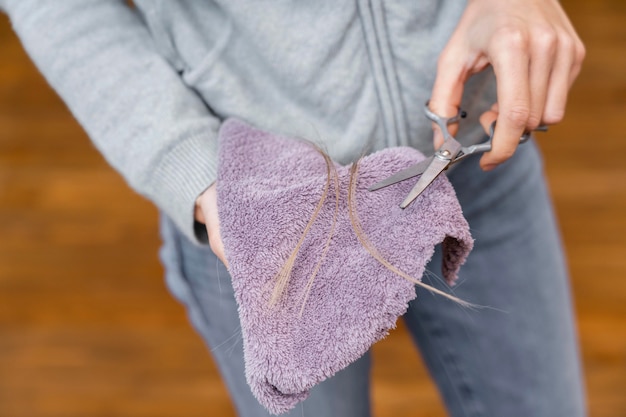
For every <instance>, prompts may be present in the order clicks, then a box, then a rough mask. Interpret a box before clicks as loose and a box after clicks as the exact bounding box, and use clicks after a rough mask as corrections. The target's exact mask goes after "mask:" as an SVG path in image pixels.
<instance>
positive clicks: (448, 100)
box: [428, 43, 467, 149]
mask: <svg viewBox="0 0 626 417" xmlns="http://www.w3.org/2000/svg"><path fill="white" fill-rule="evenodd" d="M450 45H454V43H451V44H450ZM459 56H461V54H459V53H457V52H456V51H455V50H454V49H453V47H452V48H451V47H447V48H446V49H444V51H443V52H442V53H441V55H440V57H439V61H438V62H437V77H436V78H435V85H434V86H433V91H432V94H431V97H430V101H429V104H428V106H429V107H430V110H431V111H432V112H433V113H435V114H437V115H439V116H441V117H453V116H455V115H456V114H457V113H458V112H459V107H460V106H461V98H462V97H463V86H464V84H465V81H466V77H467V72H466V70H465V65H464V62H462V61H459V59H458V57H459ZM448 130H449V131H450V133H451V134H452V135H454V134H455V133H456V130H457V126H456V125H450V126H448ZM433 133H434V139H433V140H434V145H435V149H437V148H439V147H440V146H441V145H442V144H443V141H444V137H443V134H442V132H441V130H440V129H439V126H437V124H436V123H433Z"/></svg>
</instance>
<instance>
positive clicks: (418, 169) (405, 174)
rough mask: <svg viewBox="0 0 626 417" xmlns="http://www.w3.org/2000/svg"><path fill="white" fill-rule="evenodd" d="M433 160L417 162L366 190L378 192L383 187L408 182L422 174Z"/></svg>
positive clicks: (431, 158) (430, 158) (427, 159)
mask: <svg viewBox="0 0 626 417" xmlns="http://www.w3.org/2000/svg"><path fill="white" fill-rule="evenodd" d="M432 160H433V157H432V156H431V157H429V158H426V159H424V160H423V161H421V162H418V163H417V164H415V165H412V166H410V167H408V168H406V169H403V170H402V171H399V172H396V173H395V174H393V175H392V176H390V177H387V178H385V179H384V180H382V181H380V182H377V183H376V184H374V185H372V186H370V188H368V190H369V191H376V190H379V189H381V188H383V187H387V186H389V185H391V184H396V183H398V182H400V181H404V180H408V179H409V178H413V177H416V176H418V175H420V174H423V173H424V170H425V169H426V168H428V165H430V162H431V161H432Z"/></svg>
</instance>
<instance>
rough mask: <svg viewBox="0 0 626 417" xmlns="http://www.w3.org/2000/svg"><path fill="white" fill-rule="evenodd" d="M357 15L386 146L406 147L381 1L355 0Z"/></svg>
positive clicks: (398, 95)
mask: <svg viewBox="0 0 626 417" xmlns="http://www.w3.org/2000/svg"><path fill="white" fill-rule="evenodd" d="M358 8H359V16H360V17H361V22H362V26H363V33H364V37H365V43H366V45H367V51H368V55H369V58H370V65H371V70H372V75H373V78H374V84H375V85H376V91H377V93H378V99H379V108H380V112H381V115H382V119H383V125H384V129H385V136H386V137H385V143H386V145H387V146H401V145H408V134H407V131H408V129H407V124H406V118H405V114H404V106H403V104H402V98H401V96H400V87H399V85H398V77H397V75H396V71H395V67H394V64H393V57H392V55H391V46H390V45H389V35H388V33H387V27H386V24H385V19H384V9H383V4H382V0H359V2H358Z"/></svg>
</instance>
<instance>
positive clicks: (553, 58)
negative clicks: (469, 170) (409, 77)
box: [430, 0, 585, 170]
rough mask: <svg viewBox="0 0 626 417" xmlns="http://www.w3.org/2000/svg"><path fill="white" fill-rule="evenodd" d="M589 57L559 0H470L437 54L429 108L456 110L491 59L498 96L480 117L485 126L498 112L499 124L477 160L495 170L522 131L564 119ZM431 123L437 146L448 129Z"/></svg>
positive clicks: (450, 113) (444, 112) (451, 112)
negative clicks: (488, 149) (488, 148)
mask: <svg viewBox="0 0 626 417" xmlns="http://www.w3.org/2000/svg"><path fill="white" fill-rule="evenodd" d="M584 56H585V48H584V46H583V44H582V42H581V40H580V38H579V37H578V35H577V34H576V32H575V31H574V28H573V26H572V24H571V23H570V21H569V19H568V18H567V16H566V15H565V12H564V11H563V9H562V8H561V5H560V4H559V2H558V1H557V0H505V1H503V0H469V1H468V4H467V7H466V9H465V12H464V13H463V16H462V17H461V20H460V21H459V24H458V26H457V28H456V30H455V31H454V33H453V34H452V37H451V38H450V41H449V42H448V44H447V45H446V47H445V48H444V50H443V51H442V53H441V55H440V56H439V60H438V68H437V78H436V80H435V85H434V87H433V92H432V96H431V99H430V108H431V110H432V111H434V112H435V113H437V114H439V115H441V116H453V115H455V114H456V113H457V111H458V108H459V106H460V104H461V96H462V95H463V85H464V83H465V81H467V79H468V78H469V76H470V75H472V74H474V73H476V72H478V71H481V70H483V69H484V68H486V67H487V66H488V65H491V66H492V67H493V69H494V72H495V75H496V80H497V81H496V82H497V94H498V103H496V104H494V106H493V107H492V108H491V109H490V110H489V111H487V112H485V113H483V114H482V115H481V119H480V120H481V124H482V125H483V126H484V127H485V129H487V128H488V126H489V125H490V124H491V122H493V120H495V119H496V118H497V120H498V124H497V127H496V131H495V135H494V138H493V145H492V146H493V148H492V151H491V152H488V153H485V154H484V155H483V157H482V159H481V160H480V164H481V167H482V168H483V169H484V170H490V169H493V168H495V166H497V165H498V164H500V163H502V162H504V161H506V160H507V159H508V158H510V157H511V156H512V155H513V153H514V152H515V149H516V148H517V145H518V143H519V138H520V136H521V135H522V134H523V132H524V131H525V130H532V129H535V128H536V127H537V126H539V125H540V124H542V123H545V124H554V123H558V122H560V121H561V119H562V118H563V115H564V113H565V104H566V101H567V94H568V91H569V88H570V87H571V85H572V83H573V82H574V80H575V79H576V77H577V76H578V73H579V72H580V68H581V65H582V61H583V59H584ZM433 128H434V129H435V148H438V147H439V146H441V144H442V143H443V136H442V135H441V132H439V129H438V128H436V126H434V127H433ZM450 128H451V130H452V129H454V130H456V127H455V126H450Z"/></svg>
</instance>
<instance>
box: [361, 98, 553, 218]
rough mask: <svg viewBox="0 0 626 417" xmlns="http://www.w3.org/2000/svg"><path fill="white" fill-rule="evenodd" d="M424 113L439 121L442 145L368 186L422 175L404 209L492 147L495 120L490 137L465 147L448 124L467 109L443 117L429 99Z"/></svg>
mask: <svg viewBox="0 0 626 417" xmlns="http://www.w3.org/2000/svg"><path fill="white" fill-rule="evenodd" d="M424 113H426V117H427V118H428V119H430V120H431V121H433V122H435V123H437V125H438V126H439V129H441V132H442V133H443V137H444V142H443V145H441V147H440V148H439V149H437V151H436V152H435V154H434V155H432V156H430V157H429V158H426V159H424V160H423V161H421V162H419V163H417V164H415V165H412V166H410V167H409V168H406V169H403V170H402V171H399V172H397V173H396V174H394V175H392V176H390V177H388V178H385V179H384V180H382V181H380V182H378V183H376V184H374V185H372V186H371V187H369V188H368V190H369V191H375V190H379V189H381V188H383V187H387V186H389V185H392V184H396V183H398V182H400V181H404V180H407V179H409V178H413V177H416V176H418V175H421V177H420V178H419V180H417V183H416V184H415V186H414V187H413V189H412V190H411V191H410V192H409V194H408V195H407V196H406V198H405V199H404V201H403V202H402V204H400V207H401V208H406V207H407V206H408V205H409V204H411V203H412V202H413V201H414V200H415V199H416V198H417V197H419V195H420V194H421V193H422V192H423V191H424V190H425V189H426V187H428V186H429V185H430V184H431V183H432V182H433V181H434V180H435V178H437V177H438V176H439V175H441V173H442V172H443V171H445V170H446V169H448V168H449V167H450V166H451V165H454V164H456V163H457V162H459V161H462V160H463V159H465V158H467V157H468V156H470V155H474V154H476V153H479V152H488V151H490V150H491V140H492V139H493V134H494V132H495V128H496V122H495V121H494V122H493V123H492V124H491V127H490V128H489V137H488V138H487V140H486V141H485V142H482V143H479V144H476V145H471V146H463V145H461V144H460V143H459V142H458V141H457V140H456V139H455V138H454V137H453V136H452V135H451V134H450V131H448V125H451V124H454V123H458V122H459V121H460V120H461V119H463V118H465V117H466V115H467V114H466V113H465V112H464V111H462V110H461V109H459V111H458V112H457V114H456V115H455V116H452V117H441V116H439V115H437V114H435V113H433V112H432V111H431V110H430V108H429V107H428V102H426V105H425V106H424ZM547 130H548V127H547V126H544V125H542V126H539V127H538V128H537V129H535V131H542V132H545V131H547ZM530 137H531V132H529V131H526V132H524V134H523V135H522V136H521V137H520V140H519V143H525V142H527V141H528V140H529V139H530Z"/></svg>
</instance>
